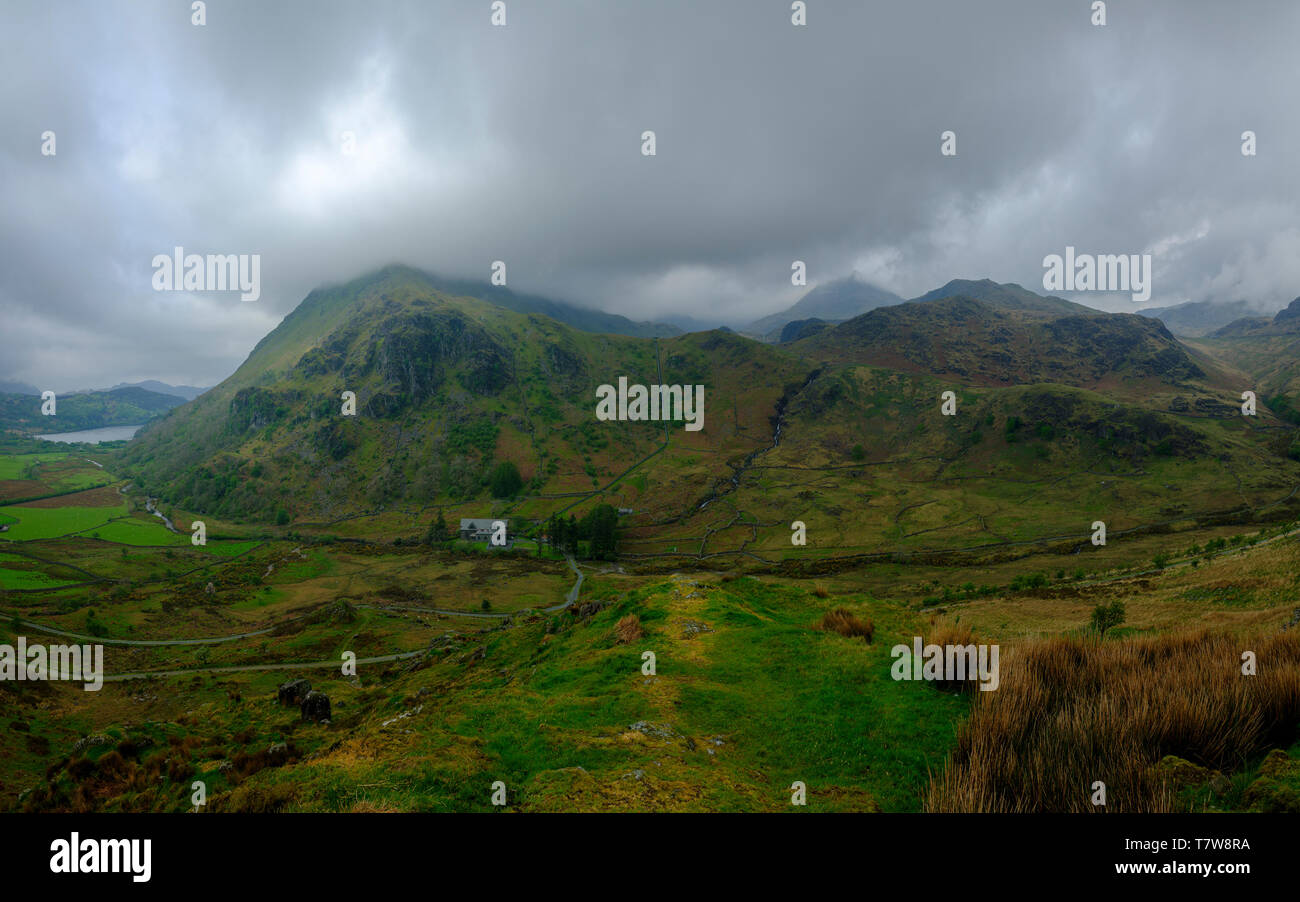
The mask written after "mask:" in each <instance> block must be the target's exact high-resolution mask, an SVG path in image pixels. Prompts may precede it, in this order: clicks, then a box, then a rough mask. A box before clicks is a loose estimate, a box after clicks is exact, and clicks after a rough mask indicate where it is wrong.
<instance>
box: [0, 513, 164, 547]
mask: <svg viewBox="0 0 1300 902" xmlns="http://www.w3.org/2000/svg"><path fill="white" fill-rule="evenodd" d="M126 513H127V510H126V505H124V504H123V505H120V506H118V507H18V506H10V507H4V508H0V516H6V517H10V518H12V519H15V520H18V521H19V522H18V523H17V525H10V527H9V531H8V532H6V533H5V534H4V536H5V538H7V539H10V540H12V541H24V540H29V539H53V538H57V537H59V536H66V535H71V534H73V533H81V532H88V531H93V530H95V529H96V528H97V527H100V528H102V527H104V525H105V524H106V523H108V521H109V520H112V519H113V518H115V517H125V516H126ZM160 531H161V532H166V530H160Z"/></svg>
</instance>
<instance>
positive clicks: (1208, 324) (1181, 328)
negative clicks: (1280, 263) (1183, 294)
mask: <svg viewBox="0 0 1300 902" xmlns="http://www.w3.org/2000/svg"><path fill="white" fill-rule="evenodd" d="M1136 312H1137V313H1138V314H1140V315H1141V316H1149V317H1151V318H1152V319H1158V320H1160V321H1161V322H1162V323H1164V324H1165V325H1166V326H1168V327H1169V331H1170V332H1173V333H1174V334H1175V335H1185V336H1188V337H1189V338H1197V337H1200V336H1202V335H1209V334H1210V333H1211V332H1213V331H1215V330H1216V329H1221V328H1223V327H1224V326H1226V325H1228V324H1229V323H1232V322H1234V321H1236V320H1239V319H1245V318H1260V317H1263V318H1267V317H1268V315H1269V314H1267V313H1266V312H1265V311H1264V310H1262V309H1260V307H1258V306H1257V305H1255V304H1251V303H1250V302H1248V301H1193V302H1190V303H1186V304H1176V305H1174V306H1172V307H1147V308H1145V309H1142V310H1138V311H1136Z"/></svg>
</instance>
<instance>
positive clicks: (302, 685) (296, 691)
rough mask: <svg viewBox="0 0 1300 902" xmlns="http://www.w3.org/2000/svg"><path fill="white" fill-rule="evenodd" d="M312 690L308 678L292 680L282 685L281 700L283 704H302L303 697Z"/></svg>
mask: <svg viewBox="0 0 1300 902" xmlns="http://www.w3.org/2000/svg"><path fill="white" fill-rule="evenodd" d="M310 692H311V683H309V682H307V681H306V680H290V681H289V682H287V683H282V684H281V685H280V691H279V700H280V704H282V705H301V704H302V701H303V699H305V698H306V697H307V695H308V694H309V693H310Z"/></svg>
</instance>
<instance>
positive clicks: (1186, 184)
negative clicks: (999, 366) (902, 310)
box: [0, 0, 1300, 390]
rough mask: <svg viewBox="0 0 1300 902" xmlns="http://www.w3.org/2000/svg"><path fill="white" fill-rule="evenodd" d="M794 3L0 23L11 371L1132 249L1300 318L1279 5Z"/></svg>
mask: <svg viewBox="0 0 1300 902" xmlns="http://www.w3.org/2000/svg"><path fill="white" fill-rule="evenodd" d="M808 7H809V9H808V25H807V27H804V28H796V27H793V26H792V25H791V24H790V4H789V3H788V2H784V0H770V2H763V0H748V2H746V0H737V2H728V3H722V2H713V0H709V2H654V3H649V2H646V3H633V2H631V0H625V2H623V0H621V2H602V3H586V4H578V3H562V2H550V3H545V2H537V0H532V2H524V0H507V2H506V8H507V15H508V25H507V26H506V27H505V28H494V27H492V26H491V25H490V23H489V16H490V3H489V2H487V0H470V2H455V3H445V4H435V3H368V4H361V3H353V4H322V3H319V2H312V3H275V4H271V3H253V2H235V0H211V2H209V3H208V5H207V24H206V26H204V27H194V26H192V25H191V24H190V4H189V3H188V2H166V3H151V4H146V3H139V2H130V3H120V4H113V3H94V4H92V3H85V4H47V3H22V2H19V3H14V2H9V3H6V4H5V5H4V8H3V10H2V11H0V30H2V31H3V41H4V47H5V51H6V52H5V54H4V57H3V60H2V61H0V67H2V71H3V76H4V77H3V80H0V114H2V119H0V121H2V122H3V135H2V137H0V189H3V197H4V203H3V206H2V207H0V311H2V312H3V321H4V333H5V339H6V340H5V342H4V349H5V359H4V360H3V361H0V377H8V378H21V379H25V380H27V381H29V382H33V383H35V384H38V385H40V386H41V387H52V388H56V389H60V390H66V389H70V388H77V387H88V386H94V385H103V384H112V383H114V382H117V381H119V380H128V381H131V380H136V379H144V378H160V379H164V380H168V381H173V382H186V383H197V384H210V383H213V382H215V381H217V380H219V379H221V378H223V377H224V376H225V375H227V374H228V373H229V372H230V371H231V370H232V369H233V368H234V367H235V366H236V365H237V364H238V363H239V362H240V361H241V360H242V359H243V357H244V356H245V355H246V354H247V352H248V350H249V349H251V347H252V346H253V344H255V343H256V341H257V340H258V339H259V338H260V337H261V336H262V335H263V334H265V332H266V331H268V330H269V329H270V328H272V327H273V326H274V325H275V323H276V322H278V321H279V319H280V318H281V317H282V316H283V315H284V314H285V313H287V312H288V311H289V310H291V309H292V308H293V306H294V305H295V304H296V303H297V302H298V301H299V300H301V298H302V297H303V296H304V295H305V294H306V293H307V292H308V291H309V290H311V288H313V287H315V286H316V285H319V284H321V283H323V282H328V281H335V280H340V279H347V278H350V277H352V276H355V275H357V274H359V273H361V272H363V271H366V270H368V269H371V268H374V267H377V266H379V265H382V264H384V263H388V262H392V261H404V262H409V263H412V264H414V265H417V266H422V267H426V268H429V269H434V270H438V271H442V272H445V273H448V274H454V275H460V276H471V277H478V278H484V277H486V276H487V274H488V271H489V266H490V265H491V263H492V261H494V260H498V259H499V260H504V261H506V263H507V265H508V267H509V279H510V285H511V286H512V287H514V288H516V289H519V290H525V291H533V292H541V293H550V294H552V295H555V296H557V297H561V298H565V299H570V300H573V301H577V302H579V303H584V304H588V305H592V306H597V307H601V308H603V309H608V310H612V311H615V312H620V313H624V314H626V315H628V316H631V317H634V318H637V319H649V318H655V317H662V316H667V315H670V314H672V313H686V314H691V315H694V316H697V317H698V316H713V317H716V318H718V319H725V320H727V321H730V322H733V323H743V322H746V321H748V320H751V319H753V318H756V317H758V316H760V315H763V314H765V313H769V312H771V311H773V310H775V309H779V308H781V307H783V306H785V305H787V304H789V303H791V302H793V301H794V300H795V299H797V297H798V296H799V294H800V293H801V289H796V288H794V287H793V286H791V285H790V283H789V274H790V263H791V261H792V260H796V259H799V260H804V261H806V262H807V264H808V268H809V278H810V282H812V283H815V282H817V281H824V280H827V279H832V278H837V277H840V276H843V275H846V274H848V273H849V272H851V271H854V270H857V271H858V272H860V273H861V274H862V275H863V276H864V277H866V278H869V279H872V280H874V281H876V282H878V283H879V284H881V285H883V286H884V287H887V288H890V289H892V290H894V291H897V292H898V293H900V294H902V295H904V296H912V295H916V294H920V293H922V292H924V291H926V290H928V289H930V288H933V287H935V286H936V285H939V284H942V283H943V282H945V281H947V280H948V279H951V278H955V277H965V278H982V277H986V276H987V277H991V278H994V279H998V280H1000V281H1017V282H1021V283H1022V284H1024V285H1026V286H1027V287H1030V288H1033V289H1040V288H1041V279H1042V272H1043V269H1042V259H1043V257H1044V256H1045V255H1047V254H1052V253H1061V252H1062V251H1063V249H1064V248H1065V246H1066V245H1073V246H1075V247H1076V248H1078V250H1079V251H1080V252H1088V253H1128V254H1134V253H1143V252H1149V253H1152V254H1153V256H1154V266H1155V285H1154V290H1153V293H1152V297H1151V301H1150V303H1151V304H1172V303H1178V302H1180V301H1184V300H1203V299H1221V300H1233V299H1237V298H1244V299H1247V300H1250V301H1253V302H1256V303H1259V304H1261V305H1263V306H1265V307H1272V308H1276V307H1278V306H1280V305H1281V304H1283V303H1285V302H1286V301H1288V300H1289V299H1290V298H1291V297H1293V296H1295V295H1296V294H1298V293H1300V226H1297V223H1300V218H1298V217H1297V215H1296V214H1297V210H1296V198H1297V196H1298V195H1297V191H1296V188H1297V178H1298V176H1297V175H1296V167H1295V166H1294V165H1293V161H1294V160H1295V159H1296V154H1297V150H1300V127H1298V126H1297V124H1296V117H1295V116H1294V113H1293V110H1294V94H1295V88H1296V74H1297V72H1296V63H1295V62H1294V52H1293V48H1294V43H1295V38H1296V36H1297V26H1298V25H1300V8H1297V7H1296V6H1295V5H1294V4H1291V3H1285V2H1277V3H1271V2H1246V3H1240V4H1227V3H1217V2H1208V0H1207V2H1202V3H1172V2H1171V3H1150V2H1146V3H1140V4H1139V3H1134V2H1111V3H1109V4H1108V10H1107V13H1108V24H1107V25H1106V26H1104V27H1100V28H1098V27H1094V26H1093V25H1091V24H1090V22H1089V19H1090V16H1091V11H1090V3H1089V2H1084V0H1069V2H1065V0H1062V2H1047V3H1045V2H1041V0H1026V2H1019V3H996V2H990V3H979V4H973V3H925V2H908V3H903V2H899V3H893V4H884V3H861V2H832V0H809V3H808ZM46 129H50V130H53V131H55V132H56V133H57V140H58V155H57V156H55V157H45V156H42V155H41V154H40V144H41V142H40V135H41V133H42V132H43V131H45V130H46ZM647 129H652V130H654V131H655V132H656V136H657V145H658V147H657V150H658V153H657V155H656V156H655V157H652V158H647V157H643V156H642V155H641V153H640V143H641V141H640V135H641V133H642V132H643V131H645V130H647ZM947 129H951V130H953V131H954V132H956V134H957V144H958V155H957V156H956V157H943V156H941V155H940V153H939V143H940V140H939V136H940V133H941V132H943V131H944V130H947ZM1247 129H1250V130H1253V131H1255V132H1256V133H1257V134H1258V136H1259V138H1258V140H1259V155H1258V156H1256V157H1243V156H1242V155H1241V153H1240V143H1241V139H1240V135H1241V132H1243V131H1245V130H1247ZM349 130H350V131H353V132H354V133H355V135H356V147H357V152H356V154H355V155H352V156H347V155H344V154H343V153H341V152H340V142H341V140H342V133H343V132H344V131H349ZM177 245H180V246H183V247H184V248H185V249H186V251H187V252H191V253H202V254H207V253H222V254H234V253H244V254H260V255H261V257H262V297H261V299H260V300H259V301H257V302H255V303H241V302H240V301H239V299H238V295H237V294H233V293H232V294H222V293H210V294H205V293H195V294H191V293H183V292H178V293H171V292H168V293H159V292H155V291H153V290H152V289H151V287H150V276H151V273H152V271H151V268H150V262H151V260H152V258H153V257H154V255H155V254H160V253H161V254H166V253H170V252H171V249H172V248H173V247H175V246H177ZM1077 299H1079V300H1082V301H1084V302H1086V303H1091V304H1094V305H1096V306H1101V307H1104V308H1107V309H1120V310H1131V309H1133V306H1134V305H1133V302H1132V301H1131V300H1130V299H1129V297H1128V295H1126V294H1125V295H1109V296H1100V295H1081V296H1078V297H1077Z"/></svg>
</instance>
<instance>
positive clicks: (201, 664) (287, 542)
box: [0, 454, 1300, 812]
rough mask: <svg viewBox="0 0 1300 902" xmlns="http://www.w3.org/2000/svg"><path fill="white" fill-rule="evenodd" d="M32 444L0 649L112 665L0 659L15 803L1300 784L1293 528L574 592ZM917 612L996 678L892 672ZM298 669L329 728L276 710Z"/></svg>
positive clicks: (524, 565) (533, 564)
mask: <svg viewBox="0 0 1300 902" xmlns="http://www.w3.org/2000/svg"><path fill="white" fill-rule="evenodd" d="M91 456H93V455H91ZM47 457H48V459H47V460H44V461H33V460H31V459H26V458H24V459H21V460H16V459H13V458H10V459H7V460H4V461H0V467H2V466H8V468H9V469H11V470H13V471H14V472H15V475H23V474H25V475H26V476H27V477H32V478H28V479H26V483H29V484H27V485H24V486H19V487H17V488H15V489H14V490H15V491H19V490H21V491H22V492H25V493H26V494H22V495H19V496H16V497H17V500H18V503H11V504H9V505H8V506H6V507H4V508H2V509H0V518H2V519H0V523H4V524H5V525H8V526H9V529H8V530H7V531H6V532H5V533H4V534H0V538H3V539H4V540H5V541H4V542H3V544H0V589H2V590H3V591H2V592H0V611H2V612H3V621H0V644H15V643H16V642H17V641H18V638H19V637H20V636H22V637H25V639H26V641H27V642H28V643H37V642H50V643H53V642H96V643H100V644H102V645H103V646H104V667H105V672H106V674H107V676H106V681H105V683H104V685H103V688H102V689H100V690H99V691H96V692H86V691H83V690H82V688H81V687H80V685H75V684H68V683H62V682H56V683H39V682H26V683H18V682H12V681H6V682H0V699H3V704H2V705H0V710H2V711H3V713H2V714H0V718H3V721H4V724H5V727H6V728H5V729H4V730H3V731H0V761H3V764H2V765H0V807H3V808H6V809H12V810H24V811H44V810H73V811H182V810H186V809H188V808H189V807H191V803H190V798H191V787H192V784H193V782H194V781H196V780H198V781H202V782H203V783H204V784H205V787H206V790H207V793H208V801H207V806H206V807H207V809H208V810H212V811H474V810H487V809H490V808H492V807H493V795H494V784H498V783H500V784H504V790H505V800H506V805H507V807H510V808H513V809H518V810H524V811H569V810H582V811H615V810H617V811H624V810H635V811H784V810H789V809H791V807H792V797H795V796H797V795H798V794H799V791H800V788H801V787H802V789H803V792H804V793H805V794H806V795H805V799H806V805H807V808H808V810H821V811H863V812H866V811H884V812H890V811H895V812H902V811H918V810H926V809H932V810H953V809H956V810H1080V811H1082V810H1088V808H1089V807H1091V802H1090V800H1089V793H1088V791H1087V789H1086V787H1088V786H1090V785H1091V784H1092V782H1093V781H1094V780H1103V781H1104V782H1106V783H1107V784H1108V786H1110V787H1111V794H1110V798H1109V800H1108V802H1107V805H1108V808H1109V810H1300V745H1298V744H1297V742H1296V740H1297V738H1298V737H1297V735H1296V732H1295V731H1296V725H1297V724H1300V631H1297V630H1295V629H1289V628H1288V627H1294V626H1295V625H1296V624H1297V622H1300V608H1297V606H1296V602H1295V597H1296V588H1297V583H1298V582H1300V542H1298V541H1297V530H1298V529H1300V524H1297V523H1294V522H1290V521H1278V522H1273V523H1267V522H1264V523H1254V524H1245V523H1241V524H1231V523H1227V524H1223V525H1219V526H1215V527H1197V528H1192V527H1189V528H1187V529H1184V530H1181V531H1170V532H1162V533H1152V534H1147V535H1138V536H1134V537H1132V538H1129V539H1126V540H1125V541H1122V542H1114V543H1112V544H1110V545H1108V546H1106V547H1104V548H1098V549H1095V550H1093V551H1089V552H1086V553H1061V552H1060V551H1059V550H1058V549H1052V548H1040V547H1028V548H1025V549H1023V550H1022V551H1020V552H1017V555H1010V554H1007V553H1005V549H1004V550H1002V551H1000V552H999V553H996V554H988V555H985V556H983V557H982V558H980V559H977V560H969V559H967V560H963V561H962V563H961V564H960V565H954V564H953V563H951V562H949V561H946V560H943V559H934V560H930V561H928V562H927V561H926V560H925V558H924V557H919V558H911V559H906V560H895V561H891V560H878V561H872V562H865V563H864V562H860V561H859V562H855V563H853V565H852V566H847V567H844V568H843V569H840V568H836V567H829V568H826V570H825V572H823V573H820V574H818V575H815V576H799V575H797V574H794V573H792V571H791V570H790V568H788V567H782V566H780V565H777V566H764V565H760V564H758V563H757V562H754V561H749V562H746V561H744V560H743V559H735V560H728V561H725V562H724V561H719V560H705V561H701V560H699V559H696V560H695V561H694V562H692V561H691V560H690V559H689V558H680V559H676V560H671V561H665V562H663V563H662V564H659V563H657V562H647V561H641V562H637V561H636V560H634V559H632V560H624V561H622V562H620V563H618V564H613V563H593V562H581V563H579V564H576V565H574V566H580V567H581V572H582V577H583V578H582V580H581V586H580V591H579V592H578V593H577V596H576V598H574V597H573V595H574V592H573V590H574V588H575V586H574V582H575V576H574V572H573V569H571V565H570V563H569V562H566V561H565V560H563V559H561V558H559V557H557V556H552V555H549V554H547V553H546V552H545V549H542V550H541V551H539V550H538V549H536V548H533V549H531V550H523V549H520V550H517V551H516V552H514V553H509V554H490V553H487V552H485V551H480V550H475V549H472V548H467V547H466V548H461V549H459V550H444V549H440V548H430V547H429V546H425V545H417V544H410V543H402V544H394V543H393V542H392V541H390V540H389V539H388V538H386V537H385V536H384V534H383V533H372V534H371V535H369V536H368V537H366V541H350V540H349V539H356V538H360V537H359V536H349V537H337V536H335V537H333V538H325V537H322V536H319V535H312V534H304V533H295V534H293V535H290V533H291V532H292V529H291V528H289V529H284V530H277V531H271V532H267V531H265V530H255V529H248V528H240V527H238V526H237V525H235V524H223V523H218V522H216V521H209V522H208V523H207V527H208V531H209V532H208V542H207V544H206V545H205V546H201V547H199V546H194V545H192V544H191V543H190V541H189V534H188V532H186V531H185V530H186V527H187V526H188V522H189V518H188V517H186V516H184V515H183V513H181V512H171V516H172V517H173V518H174V519H175V520H176V521H177V524H178V529H179V530H180V531H179V532H177V533H173V532H171V531H169V530H168V529H167V527H166V526H165V525H164V524H163V523H162V521H161V520H160V519H159V518H157V517H153V516H151V515H150V514H149V512H148V510H147V503H146V501H147V499H145V498H144V496H142V495H140V494H138V493H136V492H135V491H134V490H132V489H131V488H130V487H129V486H127V485H125V484H124V483H123V482H122V481H120V480H117V479H115V478H114V477H113V475H112V473H111V472H108V471H107V470H105V469H104V468H103V467H102V466H98V465H96V464H95V463H94V462H93V461H89V460H86V459H85V457H86V456H85V455H75V454H66V455H48V456H47ZM79 457H80V458H81V460H82V462H81V463H80V464H79V463H78V462H77V460H78V458H79ZM34 465H35V467H34ZM36 495H41V496H43V497H40V498H35V497H32V496H36ZM11 497H14V496H11ZM24 499H28V500H24ZM570 600H572V601H573V603H572V604H568V603H567V602H568V601H570ZM1115 602H1120V603H1122V604H1123V608H1124V613H1123V617H1122V622H1121V623H1120V624H1119V625H1117V626H1115V627H1113V628H1112V629H1110V630H1109V631H1108V632H1107V634H1106V636H1105V638H1104V639H1098V638H1097V637H1096V636H1095V635H1093V634H1092V633H1090V632H1089V631H1088V630H1087V626H1088V624H1089V620H1090V617H1091V615H1092V613H1093V611H1094V610H1095V609H1096V608H1097V607H1098V605H1111V604H1113V603H1115ZM832 612H838V613H835V614H834V615H833V616H831V617H828V616H827V615H828V614H832ZM841 624H850V625H854V624H856V626H853V628H851V629H846V628H844V627H843V626H840V625H841ZM864 633H865V635H864ZM918 636H919V637H923V639H924V640H925V641H927V642H928V641H935V642H938V643H941V644H942V643H945V642H950V641H955V642H957V643H958V644H966V643H977V644H996V645H998V646H999V647H1000V649H1001V651H1002V657H1001V671H1002V672H1001V687H1000V688H999V689H998V690H997V691H995V692H987V693H985V692H979V691H978V690H976V691H962V687H960V686H958V687H953V688H951V689H941V688H937V687H936V686H935V685H934V684H932V683H927V682H924V681H899V680H896V679H894V677H893V669H892V668H893V664H894V657H893V656H892V654H891V650H892V649H893V648H894V647H895V646H897V645H899V644H903V645H909V646H910V645H911V643H912V641H913V638H914V637H918ZM1245 651H1250V652H1252V653H1254V655H1255V657H1256V660H1257V667H1258V672H1257V674H1256V675H1255V676H1242V675H1240V667H1241V660H1240V659H1241V653H1242V652H1245ZM348 655H351V656H355V660H356V669H355V674H353V673H345V672H344V668H343V666H342V665H343V662H344V660H345V658H346V657H347V656H348ZM1116 674H1128V675H1129V677H1128V678H1126V679H1120V678H1119V677H1117V676H1116ZM1099 675H1101V676H1099ZM1103 676H1104V678H1103ZM293 679H305V680H307V681H309V682H310V684H311V687H312V688H313V689H315V690H317V691H319V692H323V693H324V694H325V695H327V696H328V698H329V703H330V706H331V711H330V716H329V718H328V720H327V721H325V722H318V721H317V720H312V719H305V718H304V716H303V715H302V713H301V712H300V710H299V707H298V706H297V705H282V704H280V703H279V701H278V700H277V694H278V690H279V687H280V686H281V685H282V684H284V683H286V682H288V681H291V680H293ZM1099 686H1104V687H1113V691H1111V690H1107V691H1101V692H1100V694H1099V689H1098V687H1099ZM1116 699H1122V701H1123V705H1124V710H1123V711H1122V712H1119V713H1118V714H1117V713H1116V712H1114V711H1111V708H1110V707H1108V706H1113V704H1114V703H1115V700H1116ZM1179 699H1181V700H1183V701H1182V702H1180V703H1175V702H1176V701H1177V700H1179ZM1144 710H1150V711H1160V712H1164V714H1162V716H1161V717H1155V716H1154V715H1153V716H1150V717H1144V716H1139V713H1137V712H1141V711H1144ZM1108 711H1109V712H1110V713H1111V714H1113V715H1115V716H1113V717H1111V719H1110V720H1107V719H1106V718H1105V716H1104V715H1105V714H1106V712H1108ZM1049 715H1050V716H1049ZM1117 718H1118V719H1117ZM1120 727H1124V728H1123V729H1121V728H1120ZM1087 737H1092V739H1091V741H1088V742H1084V741H1082V740H1083V739H1086V738H1087ZM993 748H1009V749H1011V750H1012V751H1013V752H1014V753H1015V754H1016V755H1019V759H1018V761H1016V762H1015V766H1011V765H1009V764H1008V763H1007V762H1006V761H1002V760H998V759H996V756H992V752H991V749H993ZM1062 748H1070V749H1083V751H1081V752H1079V754H1078V755H1075V756H1074V757H1071V756H1069V755H1063V754H1062V753H1061V751H1060V750H1061V749H1062ZM991 756H992V757H991ZM1044 787H1048V788H1049V789H1050V791H1048V790H1047V789H1044ZM1074 787H1083V788H1080V789H1078V790H1077V792H1076V789H1075V788H1074Z"/></svg>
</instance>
